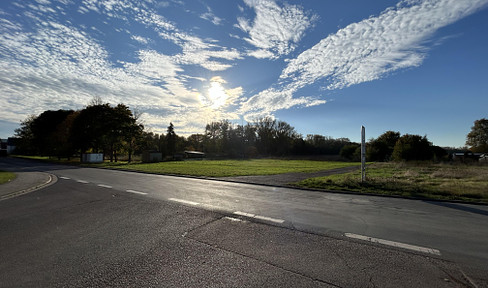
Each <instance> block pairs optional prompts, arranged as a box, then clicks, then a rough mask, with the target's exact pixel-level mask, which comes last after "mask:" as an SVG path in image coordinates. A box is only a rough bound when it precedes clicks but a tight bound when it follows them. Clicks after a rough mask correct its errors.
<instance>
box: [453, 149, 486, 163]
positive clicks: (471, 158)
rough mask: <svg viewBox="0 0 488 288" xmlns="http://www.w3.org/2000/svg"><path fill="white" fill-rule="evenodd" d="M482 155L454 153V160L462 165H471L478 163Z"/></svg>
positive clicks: (468, 152) (469, 152)
mask: <svg viewBox="0 0 488 288" xmlns="http://www.w3.org/2000/svg"><path fill="white" fill-rule="evenodd" d="M481 155H482V154H481V153H473V152H471V151H466V152H457V153H452V160H453V161H457V162H461V163H471V162H475V161H478V160H479V159H480V157H481Z"/></svg>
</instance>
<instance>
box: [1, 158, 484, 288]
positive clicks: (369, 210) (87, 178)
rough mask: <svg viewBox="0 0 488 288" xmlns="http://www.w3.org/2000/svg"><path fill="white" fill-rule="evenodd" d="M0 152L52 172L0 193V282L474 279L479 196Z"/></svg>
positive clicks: (476, 282) (480, 245)
mask: <svg viewBox="0 0 488 288" xmlns="http://www.w3.org/2000/svg"><path fill="white" fill-rule="evenodd" d="M5 165H8V167H10V169H14V170H16V171H45V172H49V173H52V174H54V175H56V176H57V177H58V182H57V183H56V184H54V185H52V186H50V187H48V188H45V189H42V190H39V191H36V192H33V193H30V194H26V195H23V196H19V197H16V198H12V199H8V200H4V201H1V202H0V231H2V233H1V235H0V245H1V246H0V247H1V250H0V254H1V255H0V256H1V258H2V259H4V260H2V262H1V264H0V280H1V281H0V284H1V285H0V286H2V287H17V286H141V285H142V286H193V287H196V286H214V287H236V286H247V287H258V286H268V287H284V286H287V287H305V286H324V287H334V286H339V287H367V286H371V287H372V286H379V287H388V286H390V287H398V286H403V287H413V286H416V287H445V286H447V287H449V286H453V287H463V286H464V285H465V286H470V285H471V286H478V287H485V286H488V277H487V276H486V275H488V237H487V236H488V229H487V228H486V227H487V225H486V219H487V217H488V209H487V207H485V206H474V205H463V204H455V203H443V202H428V201H418V200H405V199H396V198H384V197H373V196H361V195H341V194H331V193H324V192H313V191H303V190H297V189H285V188H274V187H266V186H258V185H247V184H239V183H229V182H224V181H212V180H203V179H194V178H183V177H170V176H160V175H150V174H141V173H131V172H122V171H113V170H104V169H90V168H77V167H68V166H58V165H50V164H43V163H35V164H33V163H32V162H29V161H27V162H25V161H19V160H15V161H14V162H7V163H6V162H5V161H4V166H5ZM0 169H4V168H3V167H0ZM236 219H240V220H241V221H236ZM348 236H349V237H348ZM363 236H366V237H375V238H378V239H377V240H375V239H373V241H380V242H381V244H370V243H369V242H367V241H363V240H358V239H357V238H358V237H359V238H361V237H363ZM351 237H354V238H351ZM370 240H371V239H370ZM384 240H385V241H384ZM384 244H388V245H396V246H397V247H390V246H388V245H384ZM406 244H408V245H411V246H407V245H406ZM398 246H399V247H398ZM412 249H413V250H412ZM324 255H326V256H324ZM415 281H417V282H415ZM39 283H40V284H45V285H39ZM18 284H20V285H18Z"/></svg>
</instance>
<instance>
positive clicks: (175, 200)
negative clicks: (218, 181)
mask: <svg viewBox="0 0 488 288" xmlns="http://www.w3.org/2000/svg"><path fill="white" fill-rule="evenodd" d="M168 200H170V201H174V202H179V203H183V204H189V205H193V206H196V205H198V204H200V203H198V202H193V201H188V200H183V199H177V198H168Z"/></svg>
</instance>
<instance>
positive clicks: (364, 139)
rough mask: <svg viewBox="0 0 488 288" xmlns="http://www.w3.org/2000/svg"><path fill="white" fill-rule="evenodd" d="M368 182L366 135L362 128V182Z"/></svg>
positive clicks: (362, 127)
mask: <svg viewBox="0 0 488 288" xmlns="http://www.w3.org/2000/svg"><path fill="white" fill-rule="evenodd" d="M364 181H366V133H365V129H364V126H361V182H364Z"/></svg>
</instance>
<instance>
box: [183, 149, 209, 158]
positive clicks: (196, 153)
mask: <svg viewBox="0 0 488 288" xmlns="http://www.w3.org/2000/svg"><path fill="white" fill-rule="evenodd" d="M185 158H186V159H203V158H205V153H203V152H199V151H185Z"/></svg>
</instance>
